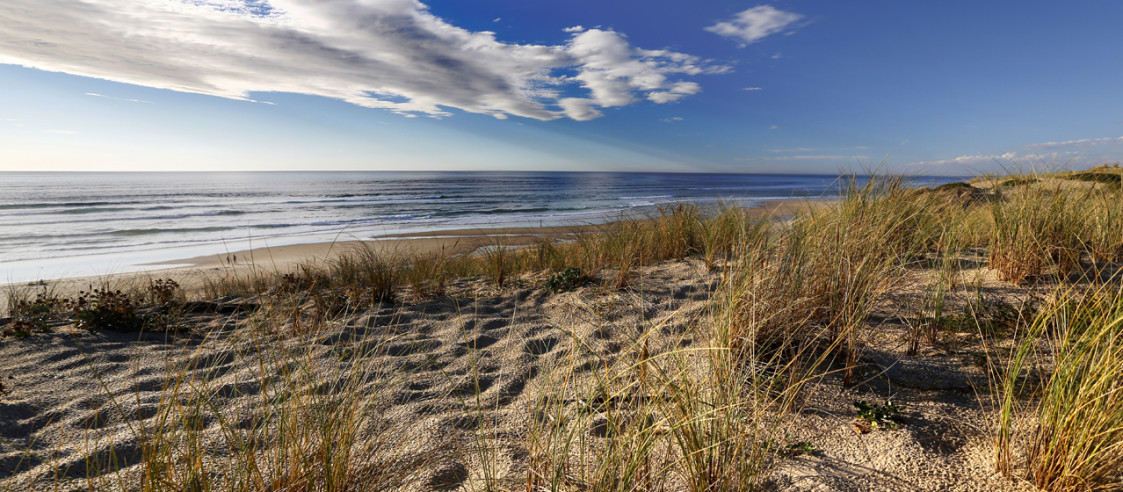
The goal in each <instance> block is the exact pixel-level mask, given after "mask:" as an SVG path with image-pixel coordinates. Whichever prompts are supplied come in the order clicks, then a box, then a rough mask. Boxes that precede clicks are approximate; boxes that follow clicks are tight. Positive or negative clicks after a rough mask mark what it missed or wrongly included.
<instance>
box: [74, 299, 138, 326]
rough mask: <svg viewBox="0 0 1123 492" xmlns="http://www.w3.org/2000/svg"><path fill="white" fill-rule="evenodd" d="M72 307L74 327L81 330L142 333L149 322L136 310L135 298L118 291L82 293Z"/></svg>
mask: <svg viewBox="0 0 1123 492" xmlns="http://www.w3.org/2000/svg"><path fill="white" fill-rule="evenodd" d="M69 304H70V305H71V309H73V311H74V319H75V321H76V323H75V326H77V327H78V328H86V329H91V330H112V331H122V332H128V331H140V330H141V329H142V328H144V326H145V324H147V321H148V320H147V317H146V316H144V315H142V314H141V313H140V312H139V311H137V306H136V303H135V302H134V301H133V299H132V298H131V297H129V295H127V294H125V293H123V292H121V291H119V290H109V289H104V290H103V289H93V290H92V291H90V292H86V291H81V292H79V293H78V297H77V298H76V299H74V300H72V301H69Z"/></svg>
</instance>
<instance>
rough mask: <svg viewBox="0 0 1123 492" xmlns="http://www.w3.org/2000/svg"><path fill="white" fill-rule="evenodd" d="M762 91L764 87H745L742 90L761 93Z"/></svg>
mask: <svg viewBox="0 0 1123 492" xmlns="http://www.w3.org/2000/svg"><path fill="white" fill-rule="evenodd" d="M762 89H763V88H762V87H745V88H743V89H741V90H743V91H759V90H762Z"/></svg>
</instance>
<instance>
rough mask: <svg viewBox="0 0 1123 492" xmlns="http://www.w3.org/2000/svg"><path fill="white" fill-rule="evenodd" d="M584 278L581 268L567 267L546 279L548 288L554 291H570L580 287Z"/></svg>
mask: <svg viewBox="0 0 1123 492" xmlns="http://www.w3.org/2000/svg"><path fill="white" fill-rule="evenodd" d="M584 280H585V278H584V277H583V276H582V275H581V269H580V268H575V267H567V268H566V269H565V270H562V271H560V272H558V273H555V274H554V275H551V276H550V278H548V279H546V289H547V290H549V291H550V292H554V293H557V292H565V291H570V290H573V289H576V288H577V287H579V286H580V285H581V284H582V283H584Z"/></svg>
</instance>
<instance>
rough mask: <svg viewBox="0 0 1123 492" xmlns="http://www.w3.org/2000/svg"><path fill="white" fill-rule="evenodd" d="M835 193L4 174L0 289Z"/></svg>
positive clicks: (319, 176) (549, 177)
mask: <svg viewBox="0 0 1123 492" xmlns="http://www.w3.org/2000/svg"><path fill="white" fill-rule="evenodd" d="M953 180H954V178H922V179H919V180H918V183H921V184H938V183H942V182H948V181H953ZM838 190H839V186H838V177H837V176H834V175H830V176H827V175H778V174H686V173H564V172H563V173H558V172H244V173H243V172H230V173H63V172H52V173H37V172H9V173H0V283H13V282H28V281H35V280H40V279H43V280H49V279H55V278H64V277H76V276H88V275H105V274H111V273H123V272H132V271H142V270H146V269H152V268H157V267H156V266H153V265H149V264H150V263H155V262H166V261H172V260H177V259H183V258H190V257H196V256H202V255H210V254H226V253H228V252H232V251H238V250H243V249H248V248H251V247H261V246H280V245H285V244H296V243H310V242H320V241H334V240H354V239H366V238H370V237H373V236H378V235H385V234H403V233H404V234H409V233H412V232H423V231H435V230H451V229H474V228H480V229H483V228H494V227H507V226H552V225H572V224H590V223H598V222H605V221H609V220H614V219H619V218H622V217H629V216H639V215H643V214H646V213H651V212H653V211H654V210H655V209H656V207H658V206H660V205H667V204H673V203H678V202H690V203H698V204H702V205H711V204H717V203H719V202H725V203H732V204H738V205H746V206H751V205H754V204H756V203H758V202H760V201H764V200H787V199H800V198H807V197H812V198H820V197H825V198H830V197H833V196H837V194H838ZM168 266H169V265H160V266H158V268H167V267H168Z"/></svg>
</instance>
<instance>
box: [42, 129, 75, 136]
mask: <svg viewBox="0 0 1123 492" xmlns="http://www.w3.org/2000/svg"><path fill="white" fill-rule="evenodd" d="M43 133H46V134H48V135H77V134H78V132H76V131H74V130H54V129H51V130H43Z"/></svg>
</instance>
